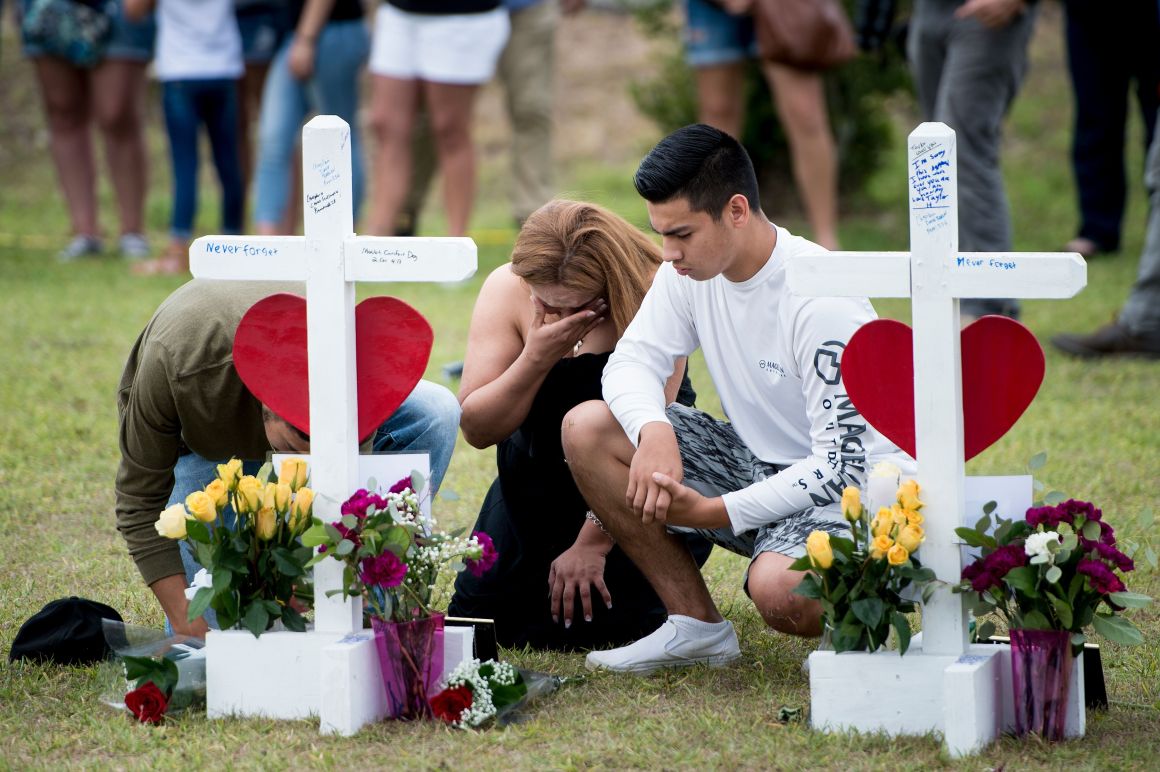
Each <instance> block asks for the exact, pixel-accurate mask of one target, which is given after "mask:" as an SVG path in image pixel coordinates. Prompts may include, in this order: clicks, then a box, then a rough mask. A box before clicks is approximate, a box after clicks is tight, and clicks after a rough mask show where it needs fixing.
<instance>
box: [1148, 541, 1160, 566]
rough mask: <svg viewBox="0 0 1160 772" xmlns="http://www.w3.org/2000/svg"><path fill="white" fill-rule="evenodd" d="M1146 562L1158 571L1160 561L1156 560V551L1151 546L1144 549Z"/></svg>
mask: <svg viewBox="0 0 1160 772" xmlns="http://www.w3.org/2000/svg"><path fill="white" fill-rule="evenodd" d="M1144 562H1146V563H1147V564H1148V567H1149V568H1151V569H1153V570H1155V569H1156V567H1157V565H1160V561H1157V559H1156V550H1154V549H1152V547H1151V545H1149V546H1147V547H1145V548H1144Z"/></svg>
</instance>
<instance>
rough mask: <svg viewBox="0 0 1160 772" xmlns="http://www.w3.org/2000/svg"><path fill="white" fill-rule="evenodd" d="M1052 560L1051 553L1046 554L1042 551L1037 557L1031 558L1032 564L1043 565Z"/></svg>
mask: <svg viewBox="0 0 1160 772" xmlns="http://www.w3.org/2000/svg"><path fill="white" fill-rule="evenodd" d="M1050 560H1051V555H1044V554H1043V553H1040V554H1038V555H1036V556H1035V557H1033V558H1031V565H1033V566H1041V565H1043V564H1044V563H1047V562H1048V561H1050Z"/></svg>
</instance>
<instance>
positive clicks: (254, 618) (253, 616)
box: [242, 603, 270, 638]
mask: <svg viewBox="0 0 1160 772" xmlns="http://www.w3.org/2000/svg"><path fill="white" fill-rule="evenodd" d="M269 622H270V614H269V612H267V611H266V607H265V606H264V605H262V604H261V603H251V604H250V607H249V608H248V609H246V613H245V615H244V616H242V627H244V628H246V629H247V630H249V631H250V632H251V633H253V635H254V637H255V638H257V637H258V636H260V635H261V634H262V633H264V632H265V631H266V625H267V624H268V623H269Z"/></svg>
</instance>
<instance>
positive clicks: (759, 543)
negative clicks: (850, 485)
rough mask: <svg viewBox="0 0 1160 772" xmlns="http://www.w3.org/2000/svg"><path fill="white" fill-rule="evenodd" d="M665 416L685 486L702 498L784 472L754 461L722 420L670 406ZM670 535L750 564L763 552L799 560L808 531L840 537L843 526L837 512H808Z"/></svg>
mask: <svg viewBox="0 0 1160 772" xmlns="http://www.w3.org/2000/svg"><path fill="white" fill-rule="evenodd" d="M665 412H666V414H667V415H668V418H669V420H670V421H672V423H673V429H674V430H675V431H676V434H677V446H678V448H679V449H680V451H681V464H682V466H683V467H684V472H685V480H684V482H685V485H688V486H689V487H690V488H692V489H694V490H696V491H697V492H698V493H700V494H702V495H704V496H720V495H722V494H724V493H728V492H730V491H736V490H741V489H742V488H745V487H746V486H749V485H752V484H753V483H755V482H758V481H759V480H764V479H766V478H767V477H772V476H773V475H775V474H777V473H778V472H780V471H781V470H782V469H784V468H785V467H779V466H777V465H776V464H770V463H766V462H765V461H762V460H761V459H759V458H757V457H756V456H754V455H753V453H751V452H750V451H749V448H747V447H746V446H745V443H744V442H742V441H741V438H740V437H738V436H737V432H735V431H734V430H733V425H732V424H730V423H728V422H726V421H718V420H717V419H716V418H714V417H713V416H711V415H709V414H708V413H703V412H701V411H700V410H696V409H694V408H690V407H685V406H684V405H679V404H676V403H674V404H672V405H669V407H668V409H667V410H666V411H665ZM669 530H670V531H675V532H681V533H688V532H695V533H698V534H700V535H702V536H704V537H705V538H706V539H708V540H709V541H711V542H713V543H714V544H716V545H718V546H720V547H724V548H725V549H727V550H729V551H730V552H736V553H737V554H739V555H744V556H745V557H748V558H750V559H751V560H752V559H756V558H757V556H758V555H760V554H761V553H763V552H776V553H778V554H781V555H786V556H788V557H791V558H799V557H801V556H802V555H804V554H805V552H806V546H805V545H806V537H807V536H809V534H810V531H817V530H822V531H829V532H830V533H832V534H835V535H839V536H843V535H845V533H846V530H847V526H846V523H845V521H844V520H843V519H842V513H841V511H839V510H838V508H837V507H826V508H820V507H807V508H806V509H803V510H801V511H800V512H795V513H793V514H791V515H787V516H786V517H784V518H782V519H780V520H778V521H776V522H773V523H770V524H769V525H765V526H762V527H761V528H756V529H754V530H752V531H744V532H742V533H738V534H735V533H733V529H732V528H730V527H728V526H726V527H724V528H685V527H682V526H669Z"/></svg>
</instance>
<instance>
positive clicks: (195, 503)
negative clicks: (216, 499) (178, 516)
mask: <svg viewBox="0 0 1160 772" xmlns="http://www.w3.org/2000/svg"><path fill="white" fill-rule="evenodd" d="M185 506H186V507H188V508H189V513H190V514H191V515H193V516H194V517H196V518H197V519H198V520H200V521H201V522H203V523H212V522H213V521H214V520H216V519H217V506H215V505H214V503H213V499H211V498H210V497H209V494H208V493H206V492H205V491H196V492H194V493H191V494H189V495H188V496H186V497H185Z"/></svg>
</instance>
